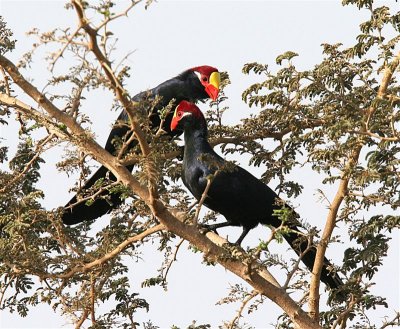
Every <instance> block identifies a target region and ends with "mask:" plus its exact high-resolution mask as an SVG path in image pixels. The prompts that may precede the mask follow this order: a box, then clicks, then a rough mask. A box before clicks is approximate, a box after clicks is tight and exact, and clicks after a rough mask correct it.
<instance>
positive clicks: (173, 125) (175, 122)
mask: <svg viewBox="0 0 400 329" xmlns="http://www.w3.org/2000/svg"><path fill="white" fill-rule="evenodd" d="M177 110H178V106H177V107H176V109H175V112H174V116H173V117H172V120H171V131H174V130H175V129H176V127H177V126H178V122H179V119H178V116H177V115H176V112H177Z"/></svg>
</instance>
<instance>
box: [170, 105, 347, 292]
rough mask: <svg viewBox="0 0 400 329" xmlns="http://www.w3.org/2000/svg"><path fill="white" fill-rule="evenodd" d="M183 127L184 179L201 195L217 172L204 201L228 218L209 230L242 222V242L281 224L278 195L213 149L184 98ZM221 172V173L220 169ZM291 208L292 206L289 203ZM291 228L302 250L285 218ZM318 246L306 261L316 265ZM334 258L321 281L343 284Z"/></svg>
mask: <svg viewBox="0 0 400 329" xmlns="http://www.w3.org/2000/svg"><path fill="white" fill-rule="evenodd" d="M177 128H179V129H183V130H184V134H185V137H184V138H185V148H184V157H183V171H182V180H183V183H184V184H185V186H186V187H187V188H188V189H189V190H190V192H191V193H192V194H193V196H194V197H195V198H196V199H197V200H200V199H201V197H202V195H203V192H204V190H205V189H206V186H207V179H210V177H212V181H211V184H210V186H209V190H208V193H207V196H206V198H205V200H204V204H205V205H206V206H207V207H208V208H210V209H211V210H214V211H216V212H218V213H220V214H222V215H223V216H224V217H225V218H226V220H227V222H225V223H220V224H214V225H208V228H210V229H216V228H219V227H223V226H242V227H243V233H242V234H241V236H240V237H239V239H238V240H237V242H236V243H237V244H239V245H240V243H241V242H242V240H243V238H244V237H245V236H246V234H247V233H248V232H249V231H250V230H251V229H253V228H254V227H256V226H257V225H258V224H260V223H261V224H266V225H271V226H273V227H275V228H277V227H279V226H280V225H281V224H282V222H281V220H280V219H279V218H278V217H277V216H274V215H273V212H274V210H279V209H281V208H282V205H279V204H277V202H276V201H277V200H279V197H278V195H277V194H276V193H275V192H274V191H273V190H272V189H270V188H269V187H268V186H267V185H266V184H264V183H263V182H261V181H260V180H259V179H257V178H256V177H254V176H253V175H252V174H250V173H249V172H248V171H246V170H245V169H243V168H241V167H239V166H236V165H233V164H229V163H228V162H226V161H225V160H224V159H223V158H221V157H220V156H219V155H218V154H217V153H215V152H214V150H213V149H212V147H211V146H210V144H209V143H208V140H207V124H206V121H205V119H204V116H203V114H202V113H201V111H200V110H199V109H198V107H197V106H196V105H194V104H191V103H189V102H185V101H183V102H181V103H180V104H179V105H178V107H177V108H176V110H175V113H174V117H173V119H172V122H171V129H172V130H174V129H177ZM217 171H218V172H217ZM286 207H289V206H286ZM286 225H287V226H288V228H290V232H289V233H287V234H284V238H285V239H286V241H287V242H288V243H289V244H290V246H291V247H292V248H293V249H294V250H295V251H296V253H297V254H298V255H301V254H302V253H303V252H304V251H305V250H306V248H307V247H308V242H307V241H304V240H303V239H301V237H302V236H303V234H302V233H301V232H300V231H299V229H298V225H299V224H298V223H289V222H288V223H286ZM315 255H316V249H315V247H312V248H310V249H309V251H308V252H307V253H305V254H304V255H303V257H302V261H303V262H304V263H305V265H306V266H307V267H308V268H309V269H310V270H312V268H313V265H314V261H315ZM329 267H331V264H330V262H329V261H328V260H327V259H326V258H325V260H324V267H323V269H322V274H321V281H322V282H324V283H325V284H327V285H328V286H329V287H330V288H331V289H335V288H338V287H339V286H340V285H342V284H343V283H342V281H341V279H340V278H339V276H338V275H337V274H336V273H333V272H332V273H331V272H330V271H329V269H328V268H329Z"/></svg>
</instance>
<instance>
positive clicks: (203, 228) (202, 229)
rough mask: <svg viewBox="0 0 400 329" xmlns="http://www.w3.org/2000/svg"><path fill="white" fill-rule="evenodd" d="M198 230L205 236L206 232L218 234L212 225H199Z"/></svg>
mask: <svg viewBox="0 0 400 329" xmlns="http://www.w3.org/2000/svg"><path fill="white" fill-rule="evenodd" d="M199 230H200V232H201V233H202V234H207V233H208V232H214V233H215V234H218V232H217V229H216V228H215V227H213V225H207V224H199Z"/></svg>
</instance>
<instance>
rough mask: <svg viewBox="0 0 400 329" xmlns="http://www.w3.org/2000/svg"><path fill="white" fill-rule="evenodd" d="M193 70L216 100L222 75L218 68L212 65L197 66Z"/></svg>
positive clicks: (209, 94) (208, 93) (207, 91)
mask: <svg viewBox="0 0 400 329" xmlns="http://www.w3.org/2000/svg"><path fill="white" fill-rule="evenodd" d="M191 71H192V72H193V73H194V74H195V75H196V76H197V78H198V79H199V80H200V83H201V84H202V85H203V86H204V89H205V91H206V93H207V95H208V96H210V98H211V99H212V100H213V101H215V100H216V99H217V98H218V93H219V86H220V83H221V77H220V74H219V72H218V69H216V68H215V67H212V66H207V65H203V66H196V67H193V68H192V69H191Z"/></svg>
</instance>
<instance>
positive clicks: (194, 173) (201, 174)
mask: <svg viewBox="0 0 400 329" xmlns="http://www.w3.org/2000/svg"><path fill="white" fill-rule="evenodd" d="M200 155H201V154H197V153H192V154H190V156H185V157H184V159H183V165H184V166H185V168H186V170H184V171H183V175H182V178H183V183H184V184H185V186H186V187H187V188H188V189H189V191H190V192H191V193H192V194H193V195H194V197H195V198H196V199H200V198H201V196H202V194H203V192H204V189H205V188H206V186H207V176H209V175H210V174H211V172H210V171H209V170H208V168H207V167H206V166H205V165H204V164H203V163H201V162H200V161H198V159H196V158H198V157H199V156H200Z"/></svg>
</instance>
